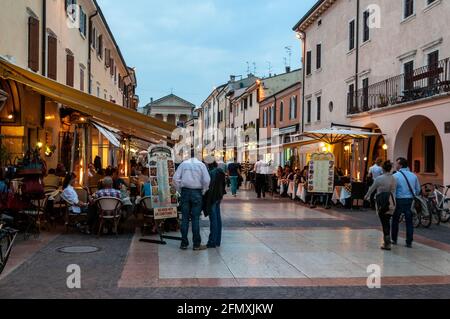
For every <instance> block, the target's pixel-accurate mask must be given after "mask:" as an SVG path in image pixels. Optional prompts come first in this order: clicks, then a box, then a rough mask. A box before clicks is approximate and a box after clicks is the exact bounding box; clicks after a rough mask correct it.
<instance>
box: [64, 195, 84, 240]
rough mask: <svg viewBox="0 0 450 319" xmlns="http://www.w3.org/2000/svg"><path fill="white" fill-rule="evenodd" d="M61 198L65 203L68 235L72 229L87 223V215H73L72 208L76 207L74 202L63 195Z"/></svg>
mask: <svg viewBox="0 0 450 319" xmlns="http://www.w3.org/2000/svg"><path fill="white" fill-rule="evenodd" d="M60 198H61V200H62V201H64V203H65V210H66V214H65V227H66V233H68V232H69V228H70V227H72V228H74V227H76V225H78V224H80V223H82V222H86V221H87V214H86V213H80V214H76V213H73V212H72V207H73V206H74V204H73V203H72V202H70V201H69V200H68V199H66V198H65V197H64V195H63V194H62V193H61V194H60Z"/></svg>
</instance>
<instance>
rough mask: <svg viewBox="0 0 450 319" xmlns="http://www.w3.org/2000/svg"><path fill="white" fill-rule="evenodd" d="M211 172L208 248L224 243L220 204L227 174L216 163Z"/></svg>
mask: <svg viewBox="0 0 450 319" xmlns="http://www.w3.org/2000/svg"><path fill="white" fill-rule="evenodd" d="M211 168H212V169H211V170H210V172H209V174H210V177H211V183H210V185H209V190H208V192H207V195H206V212H207V214H208V215H209V223H210V234H209V240H208V244H207V247H208V248H216V247H220V245H221V241H222V216H221V212H220V204H221V202H222V199H223V196H224V195H225V194H226V191H225V172H224V171H223V169H221V168H220V167H218V165H217V163H216V162H214V163H213V164H212V165H211Z"/></svg>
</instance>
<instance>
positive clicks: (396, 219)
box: [392, 198, 414, 245]
mask: <svg viewBox="0 0 450 319" xmlns="http://www.w3.org/2000/svg"><path fill="white" fill-rule="evenodd" d="M412 203H413V200H412V198H411V199H409V198H407V199H397V206H396V208H395V213H394V216H393V218H392V240H393V241H394V242H397V239H398V231H399V223H400V216H401V215H402V214H405V222H406V243H407V244H408V245H410V244H412V242H413V240H414V238H413V236H414V225H413V213H412V211H411V206H412Z"/></svg>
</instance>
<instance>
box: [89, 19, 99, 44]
mask: <svg viewBox="0 0 450 319" xmlns="http://www.w3.org/2000/svg"><path fill="white" fill-rule="evenodd" d="M89 29H90V30H91V31H90V32H91V47H92V48H93V49H94V50H96V49H97V30H96V29H95V27H94V26H93V25H92V21H90V22H89Z"/></svg>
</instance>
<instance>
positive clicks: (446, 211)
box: [440, 198, 450, 223]
mask: <svg viewBox="0 0 450 319" xmlns="http://www.w3.org/2000/svg"><path fill="white" fill-rule="evenodd" d="M440 213H441V222H443V223H448V222H449V221H450V199H448V198H447V199H446V200H445V201H444V204H443V209H441V211H440Z"/></svg>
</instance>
